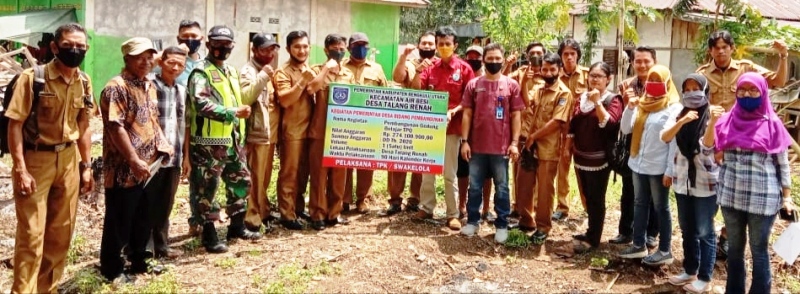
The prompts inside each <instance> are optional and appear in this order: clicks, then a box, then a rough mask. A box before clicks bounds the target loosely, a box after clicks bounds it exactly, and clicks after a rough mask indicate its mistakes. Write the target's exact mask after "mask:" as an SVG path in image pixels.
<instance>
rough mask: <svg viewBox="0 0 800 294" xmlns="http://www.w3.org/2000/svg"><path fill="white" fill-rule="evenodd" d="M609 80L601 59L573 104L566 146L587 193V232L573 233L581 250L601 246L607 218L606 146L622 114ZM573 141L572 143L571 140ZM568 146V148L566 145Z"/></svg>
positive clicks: (580, 184) (617, 128)
mask: <svg viewBox="0 0 800 294" xmlns="http://www.w3.org/2000/svg"><path fill="white" fill-rule="evenodd" d="M609 81H611V67H610V66H608V64H606V63H604V62H598V63H595V64H593V65H592V66H591V67H590V68H589V89H590V91H588V92H584V93H583V94H582V95H581V98H580V103H579V105H578V107H575V111H574V112H573V116H572V120H571V121H570V132H569V134H567V144H566V145H567V146H570V145H572V146H573V151H574V160H575V172H576V173H577V174H578V176H577V177H576V178H577V179H578V185H579V186H580V188H581V191H583V192H584V193H585V195H586V213H587V214H588V215H589V227H588V228H587V230H586V234H583V235H577V236H575V241H574V243H573V244H574V246H573V250H574V251H575V252H576V253H584V252H587V251H589V250H592V249H594V248H597V247H598V246H600V237H601V235H603V225H604V222H605V218H606V189H607V188H608V177H609V175H610V173H611V168H610V167H609V166H608V159H607V158H606V149H607V148H608V147H609V146H611V145H612V144H614V141H616V137H617V136H616V135H617V133H618V132H619V118H620V116H621V115H622V108H624V107H625V106H623V104H622V96H620V95H619V94H615V93H612V92H609V91H606V88H607V87H608V83H609ZM570 142H572V143H570ZM567 148H569V147H567Z"/></svg>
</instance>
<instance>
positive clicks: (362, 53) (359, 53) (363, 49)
mask: <svg viewBox="0 0 800 294" xmlns="http://www.w3.org/2000/svg"><path fill="white" fill-rule="evenodd" d="M368 50H369V49H368V48H367V46H366V45H358V46H354V47H353V49H350V57H353V59H358V60H361V59H365V58H367V51H368Z"/></svg>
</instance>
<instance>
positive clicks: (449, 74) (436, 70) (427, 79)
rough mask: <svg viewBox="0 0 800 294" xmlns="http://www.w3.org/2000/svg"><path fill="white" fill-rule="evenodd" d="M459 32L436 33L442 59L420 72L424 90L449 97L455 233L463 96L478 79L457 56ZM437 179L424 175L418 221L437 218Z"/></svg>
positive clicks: (447, 175) (447, 173) (447, 170)
mask: <svg viewBox="0 0 800 294" xmlns="http://www.w3.org/2000/svg"><path fill="white" fill-rule="evenodd" d="M456 47H457V43H456V32H455V30H453V28H452V27H449V26H446V27H442V28H439V29H438V30H436V50H437V51H438V52H439V56H440V57H441V58H442V59H440V60H437V61H436V62H434V63H433V65H431V66H430V67H428V68H426V69H425V70H424V71H422V73H420V78H419V80H420V88H421V89H423V90H430V91H442V92H447V93H448V94H449V101H448V107H447V108H448V110H447V121H448V124H447V139H446V143H445V151H444V199H445V203H447V226H448V227H450V229H452V230H460V229H461V221H459V220H458V185H457V183H456V172H457V169H458V153H459V152H458V151H459V150H458V147H459V144H460V141H461V96H462V95H463V93H464V88H465V87H466V85H467V82H469V81H470V80H472V78H474V77H475V74H474V73H473V72H472V68H471V67H470V66H469V64H468V63H467V62H466V61H464V60H462V59H461V58H458V56H455V54H454V52H455V50H456ZM435 179H436V178H435V176H434V175H432V174H425V175H423V176H422V188H421V190H420V198H421V199H420V204H421V207H420V210H419V212H418V213H417V214H416V215H415V218H416V219H429V218H432V217H433V209H434V208H435V207H436V189H435Z"/></svg>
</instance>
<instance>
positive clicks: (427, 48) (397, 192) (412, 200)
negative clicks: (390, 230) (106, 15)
mask: <svg viewBox="0 0 800 294" xmlns="http://www.w3.org/2000/svg"><path fill="white" fill-rule="evenodd" d="M414 50H417V55H418V57H419V58H412V57H411V53H412V52H414ZM437 60H439V58H438V57H436V37H435V34H434V33H433V31H427V32H424V33H422V35H421V36H419V39H418V40H417V45H416V46H415V45H411V44H408V45H407V46H406V48H405V49H404V50H403V53H401V54H400V58H399V59H398V60H397V64H396V65H395V67H394V70H393V71H392V79H393V80H394V81H395V82H396V83H398V84H400V85H402V86H403V87H404V88H409V89H417V88H419V73H421V72H422V71H423V70H425V69H426V68H428V67H429V66H431V65H432V64H433V63H434V62H435V61H437ZM407 175H408V173H405V172H389V179H388V183H387V186H388V187H387V188H388V190H389V208H387V209H386V212H385V215H394V214H396V213H399V212H400V211H401V209H402V204H403V198H402V197H401V194H403V190H404V189H405V186H406V176H407ZM421 186H422V174H421V173H411V184H410V186H409V190H410V191H409V192H410V194H411V195H410V197H409V198H408V200H406V211H410V212H417V211H419V190H420V187H421Z"/></svg>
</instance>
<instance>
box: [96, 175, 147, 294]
mask: <svg viewBox="0 0 800 294" xmlns="http://www.w3.org/2000/svg"><path fill="white" fill-rule="evenodd" d="M105 198H106V215H105V219H104V220H103V238H102V241H101V243H100V273H101V274H102V275H103V276H104V277H105V278H106V279H108V280H113V279H115V278H117V277H118V276H119V275H120V274H122V272H123V271H124V269H125V259H124V258H123V257H122V249H123V248H126V247H127V250H126V251H128V252H129V254H128V260H129V261H130V262H131V266H132V267H144V268H146V263H145V259H147V258H150V257H152V254H150V253H148V252H147V242H148V240H149V239H150V228H151V222H150V220H149V219H150V218H149V217H148V203H147V196H146V194H145V190H144V187H142V185H136V186H133V187H130V188H106V195H105Z"/></svg>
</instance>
